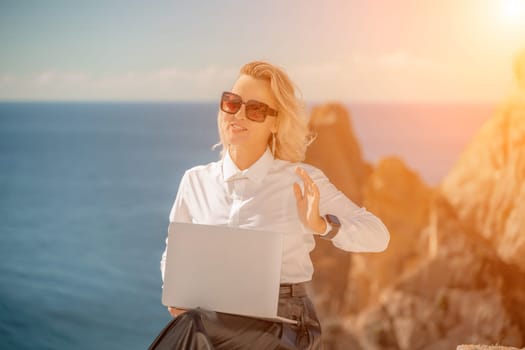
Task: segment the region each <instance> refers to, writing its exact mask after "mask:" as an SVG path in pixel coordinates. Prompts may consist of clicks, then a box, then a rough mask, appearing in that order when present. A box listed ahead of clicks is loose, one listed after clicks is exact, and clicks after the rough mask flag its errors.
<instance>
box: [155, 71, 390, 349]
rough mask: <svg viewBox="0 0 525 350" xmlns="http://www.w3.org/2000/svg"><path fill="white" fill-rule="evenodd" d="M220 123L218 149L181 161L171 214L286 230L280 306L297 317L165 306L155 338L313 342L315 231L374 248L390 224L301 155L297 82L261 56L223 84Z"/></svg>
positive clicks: (380, 246)
mask: <svg viewBox="0 0 525 350" xmlns="http://www.w3.org/2000/svg"><path fill="white" fill-rule="evenodd" d="M218 129H219V136H220V140H221V142H220V143H221V144H222V153H221V156H222V159H221V160H220V161H218V162H213V163H210V164H207V165H203V166H197V167H194V168H192V169H190V170H188V171H186V173H185V174H184V176H183V177H182V180H181V183H180V186H179V190H178V193H177V196H176V199H175V202H174V204H173V207H172V209H171V212H170V216H169V219H170V222H193V223H197V224H212V225H230V226H236V227H242V228H251V229H254V228H255V229H261V230H269V231H278V232H287V233H293V234H291V235H286V236H285V240H284V248H283V258H282V270H281V288H280V297H279V308H278V314H279V316H283V317H286V318H292V319H296V320H299V324H298V325H290V324H281V323H274V322H269V321H263V320H259V319H252V318H248V317H241V316H232V315H226V314H221V313H215V312H209V311H205V310H201V309H197V310H190V311H189V312H187V311H186V310H180V309H175V308H171V307H170V308H168V310H169V312H170V314H171V315H173V316H174V317H175V320H174V321H172V322H171V323H170V324H169V325H168V326H167V327H166V329H165V331H164V332H163V333H164V336H162V337H161V336H159V338H157V342H156V343H154V344H153V345H155V346H153V345H152V348H155V349H159V348H161V347H162V344H161V343H162V342H164V343H165V344H167V345H166V346H172V347H173V346H174V347H177V346H178V347H186V348H192V347H194V348H199V347H200V346H202V348H215V349H242V348H252V349H253V348H255V349H258V348H264V349H266V348H268V349H274V348H279V349H317V348H320V347H321V340H320V334H321V327H320V324H319V321H318V319H317V316H316V314H315V311H314V308H313V305H312V303H311V301H310V299H309V298H308V296H307V295H306V288H305V284H306V283H307V282H308V281H310V280H311V278H312V274H313V266H312V262H311V260H310V256H309V253H310V251H311V250H312V249H313V248H314V246H315V240H314V237H313V235H322V237H323V238H325V239H329V240H332V242H333V244H334V245H335V246H337V247H339V248H341V249H343V250H346V251H354V252H355V251H359V252H374V251H382V250H384V249H385V248H386V246H387V245H388V241H389V233H388V231H387V229H386V227H385V226H384V225H383V223H382V222H381V221H380V220H379V219H378V218H377V217H375V216H374V215H372V214H371V213H369V212H368V211H366V210H365V209H364V208H359V207H357V206H356V205H355V204H354V203H353V202H352V201H351V200H349V199H348V198H346V197H345V196H344V195H343V194H342V193H341V192H340V191H338V190H337V189H336V188H335V187H334V186H333V185H332V184H331V183H330V181H329V180H328V179H327V178H326V177H325V176H324V174H323V173H322V172H321V171H320V170H318V169H317V168H315V167H312V166H309V165H306V164H302V163H300V162H301V161H302V160H303V159H304V155H305V151H306V147H307V146H308V143H309V140H310V137H309V131H308V128H307V121H306V118H305V117H304V113H303V109H302V104H301V103H300V101H299V99H298V98H297V97H296V91H295V88H294V85H293V84H292V82H291V81H290V79H289V78H288V76H287V75H286V73H284V72H283V71H282V70H280V69H279V68H277V67H275V66H273V65H271V64H269V63H265V62H251V63H248V64H246V65H245V66H243V67H242V68H241V70H240V76H239V78H238V79H237V81H236V82H235V84H234V85H233V87H232V89H231V91H229V92H224V93H223V94H222V98H221V102H220V111H219V114H218ZM166 243H167V242H166ZM165 254H166V252H164V254H163V257H162V260H161V271H162V275H163V277H164V261H165ZM163 333H161V335H162V334H163ZM168 333H169V334H170V336H166V334H168ZM161 338H162V339H161ZM168 343H170V344H171V345H169V344H168ZM199 344H200V345H199ZM203 344H204V345H203Z"/></svg>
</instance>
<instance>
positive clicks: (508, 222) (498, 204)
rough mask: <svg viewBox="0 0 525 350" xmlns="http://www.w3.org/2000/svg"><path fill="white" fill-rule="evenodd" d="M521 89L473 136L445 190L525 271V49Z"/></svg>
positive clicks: (462, 214)
mask: <svg viewBox="0 0 525 350" xmlns="http://www.w3.org/2000/svg"><path fill="white" fill-rule="evenodd" d="M515 72H516V81H517V82H518V86H519V89H518V90H517V91H516V92H515V93H514V94H513V95H512V96H511V97H510V98H509V99H508V100H507V101H506V102H505V103H504V104H503V105H502V107H501V108H500V110H499V111H498V113H497V114H496V115H495V116H494V117H493V118H492V119H490V120H489V121H488V122H487V123H486V124H485V125H484V126H483V127H482V129H481V130H480V131H479V132H478V134H477V135H476V136H475V137H474V139H473V140H472V142H471V144H470V145H469V146H468V147H467V149H466V150H465V152H464V153H463V154H462V155H461V157H460V159H459V160H458V162H457V163H456V165H455V166H454V168H453V169H452V171H451V172H450V173H449V174H448V176H447V177H446V178H445V179H444V181H443V182H442V185H441V190H442V192H443V193H444V194H445V196H446V198H447V199H448V200H449V202H450V203H451V204H452V206H453V207H454V210H455V211H456V212H457V214H458V216H459V218H460V220H461V221H463V222H464V223H465V225H468V226H470V227H472V228H473V229H474V230H475V231H476V232H478V233H479V234H481V235H483V236H484V237H485V238H487V239H489V240H490V241H491V242H493V244H495V245H496V247H497V250H498V254H499V255H500V256H501V258H502V259H504V260H505V261H507V262H509V263H513V264H516V265H517V266H519V267H520V268H521V270H522V271H523V272H525V50H524V52H523V53H522V54H521V56H520V55H518V58H517V59H516V64H515Z"/></svg>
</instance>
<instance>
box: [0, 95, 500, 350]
mask: <svg viewBox="0 0 525 350" xmlns="http://www.w3.org/2000/svg"><path fill="white" fill-rule="evenodd" d="M309 106H310V107H311V104H309ZM345 106H346V107H347V108H348V109H349V111H350V114H351V122H352V126H353V129H354V132H355V134H356V137H357V139H358V142H359V143H360V145H361V149H362V151H363V156H364V158H365V159H366V160H367V161H368V162H370V163H372V164H375V163H377V162H378V161H379V160H380V159H381V158H384V157H388V156H396V157H399V158H401V159H402V160H403V161H404V162H405V163H406V164H407V166H408V167H409V168H411V169H413V170H414V171H416V172H417V173H418V174H420V176H421V178H422V179H423V180H424V181H425V182H426V183H427V184H429V185H432V186H436V185H438V184H439V182H440V181H441V180H442V179H443V177H444V176H446V174H447V173H448V172H449V171H450V169H451V168H452V167H453V165H454V163H455V162H456V161H457V159H458V157H459V156H460V154H461V152H462V151H463V150H464V149H465V147H466V146H467V145H468V143H469V141H470V140H471V139H472V137H473V136H474V135H475V133H476V132H477V131H478V130H479V129H480V128H481V126H482V125H483V124H484V123H485V122H486V121H487V120H488V119H489V118H490V117H491V116H492V115H493V114H494V113H495V112H496V108H497V105H496V104H493V103H490V104H488V103H487V104H471V103H467V104H456V103H451V104H446V103H445V104H443V103H438V104H425V103H418V104H403V103H394V104H374V103H349V104H345ZM216 116H217V104H216V103H206V102H203V103H200V102H199V103H195V102H184V103H181V102H118V101H115V102H109V101H96V102H93V101H90V102H85V101H84V102H82V101H80V102H78V101H77V102H68V101H65V102H64V101H62V102H42V101H31V102H27V101H25V102H22V101H9V102H0V169H1V172H0V276H1V277H0V278H1V283H0V341H1V342H2V344H3V346H4V347H5V348H7V349H34V348H38V349H70V348H74V349H93V348H100V349H144V348H146V347H147V346H148V345H149V344H150V343H151V342H152V340H153V339H154V338H155V336H156V335H157V334H158V332H160V330H161V329H162V328H163V327H164V325H165V324H166V323H167V322H168V321H169V320H170V316H169V314H168V313H167V311H166V309H165V307H164V306H162V305H161V302H160V296H161V279H160V269H159V260H160V255H161V253H162V251H163V249H164V240H165V237H166V233H167V225H168V213H169V210H170V208H171V205H172V203H173V200H174V198H175V194H176V192H177V188H178V183H179V181H180V178H181V176H182V174H183V172H184V170H186V169H188V168H190V167H193V166H195V165H198V164H205V163H208V162H211V161H216V160H218V158H219V152H218V151H213V150H212V149H211V148H212V146H213V145H214V144H215V143H217V142H218V136H217V131H216Z"/></svg>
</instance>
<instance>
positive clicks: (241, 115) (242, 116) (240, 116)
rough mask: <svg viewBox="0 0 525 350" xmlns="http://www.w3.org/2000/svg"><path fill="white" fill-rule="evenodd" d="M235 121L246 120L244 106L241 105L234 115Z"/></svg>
mask: <svg viewBox="0 0 525 350" xmlns="http://www.w3.org/2000/svg"><path fill="white" fill-rule="evenodd" d="M234 116H235V119H246V108H245V106H244V104H242V105H241V108H239V110H238V111H237V113H235V114H234Z"/></svg>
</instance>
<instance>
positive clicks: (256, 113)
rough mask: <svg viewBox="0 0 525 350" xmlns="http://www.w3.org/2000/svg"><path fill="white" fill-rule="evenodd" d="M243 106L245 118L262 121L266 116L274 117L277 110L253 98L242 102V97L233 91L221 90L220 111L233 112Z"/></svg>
mask: <svg viewBox="0 0 525 350" xmlns="http://www.w3.org/2000/svg"><path fill="white" fill-rule="evenodd" d="M242 105H244V106H245V113H246V118H248V119H250V120H253V121H254V122H258V123H262V122H264V121H265V119H266V116H270V117H276V116H277V111H276V110H275V109H273V108H270V106H268V105H267V104H266V103H262V102H259V101H255V100H249V101H246V102H243V100H242V97H241V96H239V95H237V94H234V93H233V92H223V93H222V97H221V111H223V112H225V113H228V114H235V113H237V112H238V111H239V109H241V107H242Z"/></svg>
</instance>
